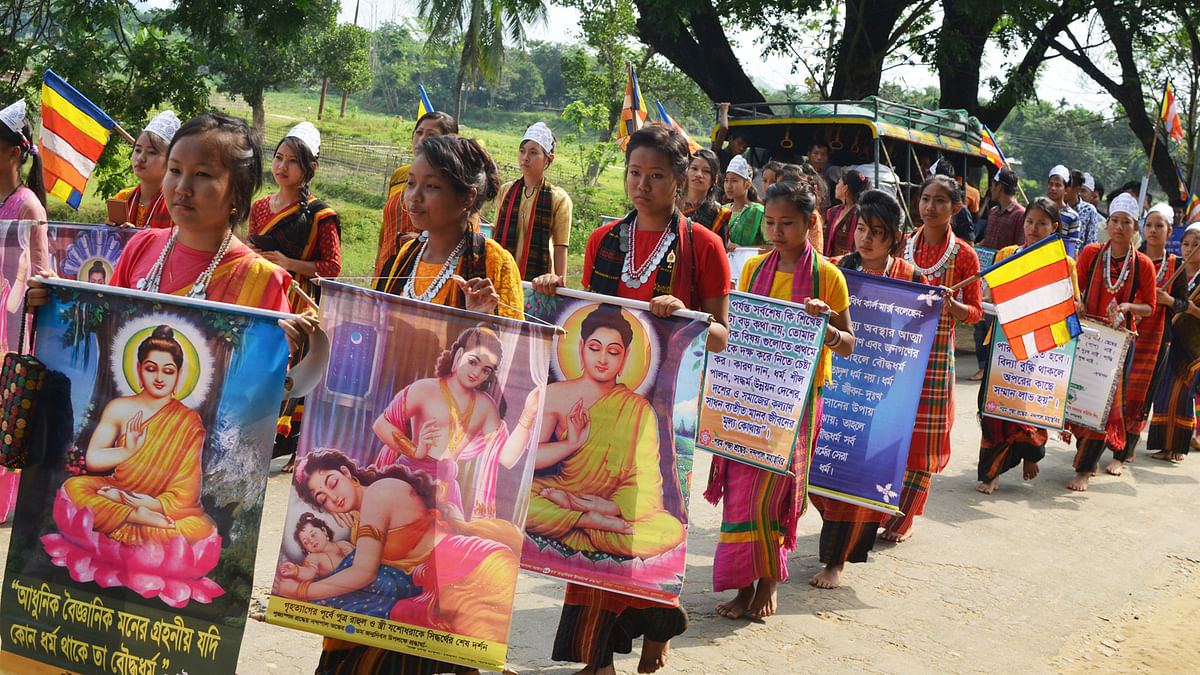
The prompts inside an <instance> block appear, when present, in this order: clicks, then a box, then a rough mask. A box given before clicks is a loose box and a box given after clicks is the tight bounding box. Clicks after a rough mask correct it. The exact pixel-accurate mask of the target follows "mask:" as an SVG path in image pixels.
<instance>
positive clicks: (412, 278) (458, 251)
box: [401, 232, 467, 302]
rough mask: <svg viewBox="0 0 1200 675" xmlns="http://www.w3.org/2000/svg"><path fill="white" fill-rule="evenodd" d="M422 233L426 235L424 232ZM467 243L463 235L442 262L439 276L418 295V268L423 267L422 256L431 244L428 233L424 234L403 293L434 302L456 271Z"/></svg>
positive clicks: (415, 298) (405, 295)
mask: <svg viewBox="0 0 1200 675" xmlns="http://www.w3.org/2000/svg"><path fill="white" fill-rule="evenodd" d="M421 234H422V235H425V233H424V232H422V233H421ZM466 243H467V238H466V237H463V238H462V239H460V240H459V242H458V246H455V247H454V250H453V251H451V252H450V255H449V256H448V257H447V258H446V262H444V263H442V268H441V269H440V270H438V273H437V276H436V277H434V278H433V283H431V284H429V288H426V289H425V292H424V293H421V294H419V295H418V294H417V292H416V290H415V286H416V279H417V270H418V269H420V267H421V257H422V256H424V255H425V247H426V246H428V245H429V237H428V235H425V236H423V237H422V238H421V248H419V249H417V256H416V260H415V261H413V267H412V270H413V271H412V274H411V275H409V277H408V281H406V282H405V283H404V290H403V291H402V292H401V295H403V296H404V297H406V298H408V299H410V300H420V301H421V302H432V301H433V298H436V297H437V294H438V292H439V291H441V290H442V286H445V285H446V280H447V279H449V278H450V275H451V274H453V273H454V270H455V269H457V268H458V259H459V258H461V257H462V254H463V249H465V248H466Z"/></svg>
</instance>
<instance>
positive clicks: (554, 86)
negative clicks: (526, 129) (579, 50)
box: [529, 42, 570, 108]
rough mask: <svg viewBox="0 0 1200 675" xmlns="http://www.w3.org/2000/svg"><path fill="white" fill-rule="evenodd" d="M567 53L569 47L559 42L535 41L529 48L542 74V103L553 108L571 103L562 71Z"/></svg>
mask: <svg viewBox="0 0 1200 675" xmlns="http://www.w3.org/2000/svg"><path fill="white" fill-rule="evenodd" d="M566 53H567V47H566V46H565V45H563V44H561V43H558V42H535V43H533V47H532V49H530V50H529V59H530V60H531V61H532V62H533V64H534V65H535V66H537V69H538V72H539V73H541V76H542V89H543V92H544V93H543V94H542V99H541V101H542V104H543V105H546V106H549V107H551V108H564V107H566V105H567V104H568V103H570V99H569V98H567V94H568V92H567V83H566V81H565V80H564V79H563V72H562V60H563V57H564V56H565V55H566Z"/></svg>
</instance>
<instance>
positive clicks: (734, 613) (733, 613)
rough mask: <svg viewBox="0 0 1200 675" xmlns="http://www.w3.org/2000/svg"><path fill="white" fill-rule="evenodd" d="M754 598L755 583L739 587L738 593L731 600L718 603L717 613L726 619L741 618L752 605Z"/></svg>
mask: <svg viewBox="0 0 1200 675" xmlns="http://www.w3.org/2000/svg"><path fill="white" fill-rule="evenodd" d="M753 599H754V584H750V585H749V586H746V587H744V588H739V589H738V592H737V595H736V596H734V598H733V599H732V600H730V601H729V602H722V603H721V604H719V605H717V614H720V615H721V616H723V617H725V618H726V619H740V618H742V615H743V614H745V613H746V610H747V609H749V607H750V601H751V600H753Z"/></svg>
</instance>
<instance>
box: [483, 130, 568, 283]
mask: <svg viewBox="0 0 1200 675" xmlns="http://www.w3.org/2000/svg"><path fill="white" fill-rule="evenodd" d="M557 140H558V139H556V138H555V137H554V133H553V132H551V131H550V128H549V127H547V126H546V125H545V124H543V123H541V122H535V123H533V124H531V125H529V127H528V128H527V129H525V137H524V138H522V139H521V145H520V146H519V147H518V148H517V163H518V164H519V165H520V167H521V177H520V178H518V179H517V180H514V181H510V182H508V183H505V184H504V185H502V186H500V192H499V194H498V195H497V196H496V199H494V200H493V201H492V207H493V208H495V210H496V216H495V225H494V226H493V227H492V239H495V240H496V241H497V242H499V243H500V245H501V246H503V247H504V248H505V249H507V250H508V252H509V253H511V254H512V256H513V259H514V260H516V261H517V268H518V269H519V270H520V273H521V278H522V279H524V280H525V281H533V280H534V279H536V278H537V277H539V276H541V275H543V274H556V275H558V276H560V277H565V276H567V245H568V244H569V243H570V239H571V211H572V209H573V208H574V205H573V204H572V203H571V197H570V196H569V195H567V193H566V191H565V190H563V189H562V188H560V187H558V186H556V185H551V184H550V182H549V181H547V180H546V170H547V169H549V168H550V164H551V163H552V162H554V149H555V146H556V145H557Z"/></svg>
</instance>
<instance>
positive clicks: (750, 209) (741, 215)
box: [725, 155, 766, 250]
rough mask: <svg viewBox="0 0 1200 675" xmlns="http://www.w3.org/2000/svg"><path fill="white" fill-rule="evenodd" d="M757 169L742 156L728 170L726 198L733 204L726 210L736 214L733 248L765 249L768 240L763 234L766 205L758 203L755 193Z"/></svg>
mask: <svg viewBox="0 0 1200 675" xmlns="http://www.w3.org/2000/svg"><path fill="white" fill-rule="evenodd" d="M753 181H754V169H751V168H750V163H749V162H747V161H746V158H745V157H742V156H741V155H737V156H735V157H734V158H733V159H731V160H730V161H729V166H728V167H727V168H726V169H725V196H726V197H727V198H729V199H730V200H731V201H730V202H729V203H728V204H725V208H727V209H729V210H730V211H732V212H733V215H732V216H730V218H729V245H728V248H729V249H730V250H733V249H735V248H737V247H738V246H762V245H763V244H765V243H766V238H765V237H763V233H762V221H763V213H764V211H763V205H762V204H760V203H759V202H758V192H757V191H756V190H755V189H754V182H753Z"/></svg>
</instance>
